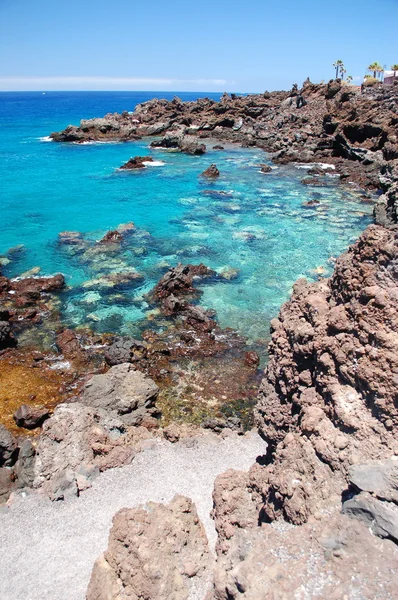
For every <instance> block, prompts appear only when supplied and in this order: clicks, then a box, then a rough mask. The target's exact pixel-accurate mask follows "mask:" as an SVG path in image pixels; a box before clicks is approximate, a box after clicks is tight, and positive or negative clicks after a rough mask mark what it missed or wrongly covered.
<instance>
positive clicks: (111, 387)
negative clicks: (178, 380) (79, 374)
mask: <svg viewBox="0 0 398 600" xmlns="http://www.w3.org/2000/svg"><path fill="white" fill-rule="evenodd" d="M158 393H159V388H158V386H157V385H156V383H155V382H154V381H152V379H150V378H149V377H147V376H146V375H144V374H143V373H141V371H137V370H136V369H134V367H133V366H132V365H131V364H128V363H124V364H121V365H116V366H114V367H112V368H111V369H109V371H108V372H107V373H105V374H103V375H94V376H93V377H92V378H91V379H90V380H89V381H88V382H87V384H86V385H85V387H84V388H83V390H82V392H81V394H80V396H79V401H80V402H81V403H82V404H84V405H86V406H90V407H95V408H101V409H103V410H105V411H106V412H107V413H108V414H113V415H115V416H116V415H117V417H118V418H120V419H121V421H122V422H123V423H124V424H126V425H140V424H141V423H142V422H144V421H145V419H146V418H147V417H153V416H157V415H158V411H157V409H156V407H155V402H156V399H157V396H158Z"/></svg>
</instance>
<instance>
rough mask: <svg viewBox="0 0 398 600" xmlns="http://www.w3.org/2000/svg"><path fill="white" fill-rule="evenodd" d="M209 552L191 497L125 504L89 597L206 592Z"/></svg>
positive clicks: (161, 599) (166, 597)
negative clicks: (126, 505)
mask: <svg viewBox="0 0 398 600" xmlns="http://www.w3.org/2000/svg"><path fill="white" fill-rule="evenodd" d="M211 562H212V560H211V555H210V552H209V549H208V543H207V538H206V534H205V531H204V528H203V526H202V524H201V522H200V521H199V518H198V515H197V513H196V509H195V506H194V505H193V503H192V501H191V500H189V499H188V498H185V497H184V496H175V497H174V498H173V500H172V501H171V502H170V504H168V505H164V504H156V503H154V502H150V503H148V505H147V506H145V507H142V508H134V509H127V508H125V509H123V510H121V511H119V512H118V513H117V514H116V515H115V517H114V518H113V527H112V529H111V532H110V535H109V544H108V549H107V550H106V552H105V553H104V554H103V555H102V556H101V557H100V558H98V559H97V561H96V562H95V565H94V569H93V572H92V574H91V580H90V584H89V586H88V590H87V600H109V599H111V598H117V597H120V591H121V590H123V592H122V594H123V597H125V598H147V600H171V599H176V600H177V598H178V600H185V599H186V600H188V599H189V598H193V597H195V598H204V597H205V596H206V592H207V590H208V588H209V583H210V578H211V572H210V566H211Z"/></svg>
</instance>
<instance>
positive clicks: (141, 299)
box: [0, 92, 372, 342]
mask: <svg viewBox="0 0 398 600" xmlns="http://www.w3.org/2000/svg"><path fill="white" fill-rule="evenodd" d="M174 95H178V96H179V97H180V98H181V99H182V100H194V99H196V98H197V97H199V96H201V97H205V96H207V97H211V98H214V99H219V97H220V94H198V93H179V92H176V93H171V92H46V93H45V94H43V93H39V92H29V93H28V92H26V93H21V92H19V93H11V92H9V93H0V173H1V179H0V208H1V213H0V214H1V236H0V255H1V258H0V260H1V262H2V263H3V265H4V266H3V272H4V273H5V274H6V275H8V276H18V275H20V274H22V273H26V272H29V270H31V269H32V268H34V271H33V272H34V273H41V274H52V273H56V272H62V273H64V275H65V277H66V281H67V284H68V290H67V291H66V292H65V293H64V294H63V296H62V298H61V299H62V313H63V317H64V319H65V322H66V323H67V324H68V325H70V326H72V327H74V326H78V325H82V324H85V323H87V324H88V325H89V326H90V327H91V328H92V329H94V330H97V331H101V332H107V331H109V332H118V333H121V334H134V335H135V334H139V330H140V328H141V327H142V324H143V322H145V320H146V319H147V317H149V316H150V314H151V311H152V310H153V307H151V306H150V305H149V303H148V300H147V297H146V294H147V292H148V291H149V290H150V289H151V288H152V287H153V285H154V284H155V283H156V282H157V281H158V280H159V278H160V277H161V276H162V274H163V273H165V271H166V270H167V269H168V268H169V267H170V266H174V265H176V264H177V263H178V262H184V263H186V262H191V263H195V264H197V263H199V262H203V263H205V264H206V265H208V266H209V267H212V268H213V269H215V270H216V271H217V272H218V273H220V274H221V275H222V277H221V278H219V279H217V280H215V281H211V282H209V283H207V284H205V285H203V286H202V289H203V295H202V297H201V299H200V303H201V304H202V305H203V306H205V307H208V308H213V309H215V310H216V312H217V318H218V320H219V322H220V324H221V326H223V327H227V326H228V327H232V328H234V329H236V330H238V331H239V332H240V333H242V334H243V335H245V336H246V337H247V338H248V340H249V342H255V341H256V340H258V339H266V338H267V336H268V331H269V322H270V319H271V318H273V317H275V316H276V315H277V313H278V310H279V308H280V305H281V304H282V303H283V302H284V301H285V300H286V299H287V298H288V296H289V293H290V291H291V288H292V285H293V283H294V282H295V281H296V279H297V278H299V277H307V278H308V279H310V280H315V279H316V278H317V277H319V276H325V275H328V274H330V272H331V270H332V268H333V260H334V258H335V257H337V256H338V255H339V254H340V253H342V252H343V251H345V250H346V249H347V247H348V246H349V244H350V243H352V242H353V241H354V240H355V239H356V238H357V237H358V236H359V234H360V233H361V232H362V231H363V230H364V229H365V227H366V226H367V225H368V224H369V223H370V222H371V212H372V205H371V203H369V202H363V200H362V199H361V194H360V193H359V192H358V191H357V190H355V189H354V188H353V189H352V190H351V189H348V188H347V187H343V186H341V185H339V183H338V178H336V177H335V176H333V171H330V175H329V177H328V178H327V182H328V184H327V186H326V187H319V188H312V187H311V186H304V185H302V184H301V179H302V178H303V177H304V176H305V174H306V170H305V169H304V168H302V166H301V167H300V166H297V165H296V166H294V165H289V166H279V167H277V168H273V170H272V172H271V173H269V174H264V173H261V170H260V167H259V164H260V163H268V164H271V162H270V160H269V158H268V157H267V155H266V154H265V153H264V152H263V151H261V150H259V149H257V148H251V149H243V148H238V147H236V146H234V147H231V146H226V147H225V149H224V150H222V151H220V150H214V149H212V146H213V145H214V143H215V142H210V143H207V147H208V152H207V153H206V154H205V155H203V156H199V157H196V156H188V155H184V154H179V153H175V152H167V151H162V150H152V149H150V148H149V141H148V140H143V141H138V142H129V143H98V144H84V145H77V144H57V143H55V142H51V141H48V135H49V134H50V133H51V132H52V131H57V130H60V129H63V128H65V127H66V126H67V125H68V124H78V123H79V121H80V119H82V118H91V117H95V116H103V115H104V114H106V113H107V112H115V111H118V112H120V111H123V110H128V111H133V110H134V107H135V106H136V105H137V104H138V103H140V102H144V101H146V100H149V99H151V98H153V97H158V98H167V99H172V98H173V97H174ZM149 154H150V155H152V156H153V158H154V161H155V162H154V163H153V166H150V167H148V168H147V169H146V170H145V171H143V172H141V171H139V172H120V171H118V167H120V166H121V165H122V164H123V163H124V162H126V161H127V160H128V159H129V158H130V157H131V156H136V155H141V156H143V155H149ZM213 162H214V163H216V164H217V167H218V168H219V170H220V172H221V175H220V177H219V178H218V179H217V180H216V181H214V182H209V181H207V180H204V178H202V177H201V176H200V174H201V173H202V171H203V170H204V169H205V168H206V167H208V166H209V165H210V164H211V163H213ZM309 201H315V202H316V203H312V205H311V206H308V204H307V203H308V202H309ZM131 221H132V222H134V224H135V226H136V227H137V233H136V234H135V235H134V236H132V237H131V240H130V241H129V243H128V244H127V245H125V246H124V247H123V250H122V252H121V253H119V254H118V255H115V254H112V255H108V256H107V255H106V254H104V253H103V252H102V251H100V250H99V249H98V246H97V245H96V241H97V240H99V239H100V238H101V237H102V236H103V235H104V234H105V233H106V231H108V230H111V229H114V228H116V227H117V226H118V225H120V224H123V223H127V222H131ZM63 231H78V232H81V233H82V236H83V239H84V240H85V244H86V250H85V251H84V252H80V253H79V252H76V253H74V252H71V251H70V249H67V248H65V246H63V245H62V244H60V243H59V238H58V236H59V233H60V232H63ZM10 249H11V251H10ZM133 270H134V272H137V273H139V274H140V276H141V277H140V279H139V280H138V279H137V280H136V281H134V282H132V283H131V285H130V286H129V285H123V286H118V285H117V284H115V285H113V284H112V285H111V284H110V283H109V281H110V280H111V279H112V278H109V275H112V274H115V273H127V272H132V271H133ZM107 276H108V277H107Z"/></svg>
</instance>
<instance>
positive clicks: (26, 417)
mask: <svg viewBox="0 0 398 600" xmlns="http://www.w3.org/2000/svg"><path fill="white" fill-rule="evenodd" d="M49 416H50V411H49V410H48V408H45V407H44V406H28V405H27V404H22V405H21V406H20V407H19V408H18V410H16V411H15V413H14V415H13V417H14V421H15V423H16V424H17V425H18V427H24V428H25V429H35V428H36V427H41V426H42V424H43V422H44V421H45V420H46V419H47V418H48V417H49Z"/></svg>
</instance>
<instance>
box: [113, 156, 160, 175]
mask: <svg viewBox="0 0 398 600" xmlns="http://www.w3.org/2000/svg"><path fill="white" fill-rule="evenodd" d="M146 162H153V158H152V156H135V157H134V158H130V159H129V160H128V161H127V162H126V163H125V164H124V165H122V166H121V167H120V169H121V170H126V171H131V170H134V169H145V168H146V165H145V164H144V163H146Z"/></svg>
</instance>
